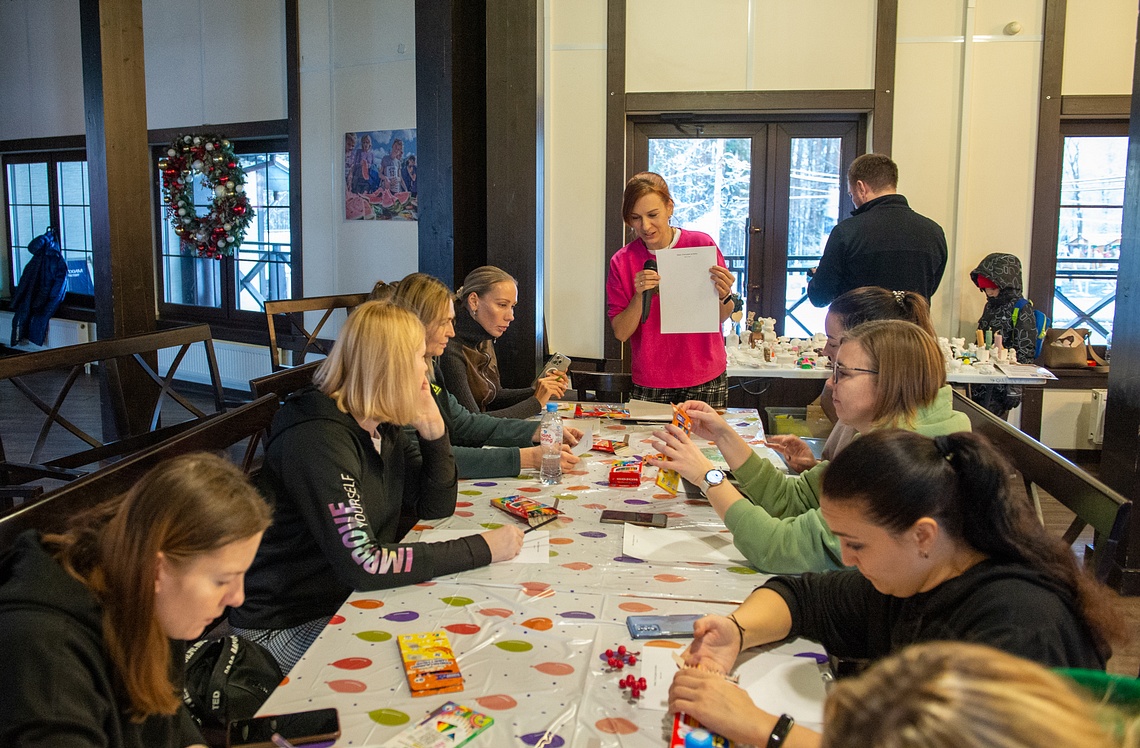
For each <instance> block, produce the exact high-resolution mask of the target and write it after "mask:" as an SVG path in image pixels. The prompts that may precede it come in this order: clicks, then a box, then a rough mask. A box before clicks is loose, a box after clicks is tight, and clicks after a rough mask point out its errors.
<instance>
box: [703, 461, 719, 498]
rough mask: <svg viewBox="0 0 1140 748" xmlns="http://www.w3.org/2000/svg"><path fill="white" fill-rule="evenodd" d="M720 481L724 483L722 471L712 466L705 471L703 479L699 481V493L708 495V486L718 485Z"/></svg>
mask: <svg viewBox="0 0 1140 748" xmlns="http://www.w3.org/2000/svg"><path fill="white" fill-rule="evenodd" d="M721 483H724V471H723V470H717V469H716V468H713V469H712V470H710V471H708V472H707V473H705V479H704V480H703V481H701V493H703V494H705V495H708V492H709V489H710V488H712V487H713V486H719V485H720V484H721Z"/></svg>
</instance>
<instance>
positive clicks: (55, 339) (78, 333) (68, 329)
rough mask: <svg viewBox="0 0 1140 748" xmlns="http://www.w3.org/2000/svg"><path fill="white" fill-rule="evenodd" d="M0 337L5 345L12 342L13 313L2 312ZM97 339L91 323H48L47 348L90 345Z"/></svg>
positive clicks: (69, 320)
mask: <svg viewBox="0 0 1140 748" xmlns="http://www.w3.org/2000/svg"><path fill="white" fill-rule="evenodd" d="M0 337H2V338H3V340H4V343H5V344H7V343H9V342H10V341H11V337H12V313H11V312H0ZM94 339H95V325H94V323H91V322H78V321H76V320H73V319H54V318H53V319H52V320H51V322H49V323H48V334H47V339H46V340H44V347H45V348H63V347H64V346H66V345H79V344H80V343H90V342H91V341H92V340H94Z"/></svg>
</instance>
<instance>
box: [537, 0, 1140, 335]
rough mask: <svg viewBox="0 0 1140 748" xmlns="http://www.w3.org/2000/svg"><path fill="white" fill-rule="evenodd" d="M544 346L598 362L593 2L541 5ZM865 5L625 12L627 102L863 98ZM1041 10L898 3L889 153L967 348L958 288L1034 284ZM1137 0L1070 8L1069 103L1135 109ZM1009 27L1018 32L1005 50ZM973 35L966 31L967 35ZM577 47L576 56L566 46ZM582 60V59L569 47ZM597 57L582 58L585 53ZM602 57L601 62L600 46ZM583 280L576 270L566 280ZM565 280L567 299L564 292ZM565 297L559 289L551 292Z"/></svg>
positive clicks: (1030, 4) (597, 80)
mask: <svg viewBox="0 0 1140 748" xmlns="http://www.w3.org/2000/svg"><path fill="white" fill-rule="evenodd" d="M547 3H548V7H550V8H552V11H551V13H550V16H551V17H550V26H551V29H552V34H551V35H550V38H551V42H550V44H551V47H550V66H551V71H550V78H551V80H552V85H551V91H550V94H551V96H550V98H551V100H552V103H551V117H550V120H549V121H550V129H549V135H550V137H549V140H548V141H547V143H548V146H549V150H550V152H551V155H550V156H549V159H550V160H549V166H550V169H549V171H550V175H549V180H550V183H551V185H552V187H551V189H550V190H549V191H548V195H549V197H548V200H547V210H548V212H549V213H550V214H551V215H552V218H551V220H550V222H549V226H548V235H547V238H546V246H547V247H548V252H549V254H550V258H549V262H548V265H549V267H550V268H551V274H552V278H554V279H558V280H559V281H560V282H559V283H555V284H550V280H551V279H550V278H548V287H551V291H550V293H549V297H548V304H547V308H548V310H549V311H548V314H549V325H548V326H549V330H550V343H551V346H552V347H553V348H557V349H558V350H561V351H562V352H564V353H566V354H568V355H571V356H574V355H579V356H601V355H602V349H603V339H604V338H603V331H604V325H605V324H606V323H605V319H604V283H605V278H604V275H605V268H604V267H603V265H604V237H603V229H602V217H601V216H600V215H598V214H597V211H599V207H598V206H599V205H600V204H601V200H602V195H601V193H602V191H603V188H604V185H603V180H604V173H605V154H604V152H603V151H602V149H600V148H597V147H596V144H598V143H603V142H604V134H605V127H604V124H605V99H606V91H605V70H604V66H602V67H599V64H600V63H604V56H605V51H604V44H605V40H606V34H605V18H604V15H602V14H601V13H599V11H598V9H597V8H598V6H600V5H601V4H602V3H601V0H591V1H589V2H588V1H587V0H547ZM875 5H876V4H875V2H874V0H815V1H813V2H810V3H789V2H785V1H783V0H710V1H709V2H706V3H702V4H701V6H700V7H701V13H694V6H693V4H692V3H689V2H684V0H628V3H627V17H626V83H627V89H628V90H629V91H631V92H634V91H695V90H749V89H753V90H785V89H843V88H851V89H869V88H872V87H873V82H874V46H875ZM1044 5H1045V2H1044V0H976V2H975V3H974V10H973V11H972V13H968V12H967V8H968V6H969V3H968V2H967V0H939V2H931V0H900V1H899V13H898V36H897V42H898V46H897V52H896V70H895V89H894V96H895V107H894V135H893V149H892V155H893V157H894V159H895V160H896V161H897V162H898V164H899V169H900V179H899V191H900V192H901V193H903V194H905V195H906V196H907V198H908V199H909V201H910V203H911V205H912V207H914V208H915V209H916V210H918V211H919V212H920V213H923V214H925V215H927V216H930V217H931V218H933V219H934V220H936V221H938V222H939V223H940V224H941V225H942V227H943V228H944V229H945V231H946V236H947V240H948V242H949V245H950V260H949V264H948V267H947V271H946V275H945V277H944V279H943V285H942V287H941V288H940V290H939V292H938V293H937V294H936V295H935V297H934V302H933V309H932V312H933V314H934V318H935V324H936V326H937V327H938V328H939V329H940V330H942V331H946V332H950V331H959V332H961V331H965V332H972V330H973V328H974V324H975V322H976V320H977V318H978V316H979V314H980V313H981V309H982V306H983V298H982V296H981V294H979V293H978V292H977V290H976V289H975V288H974V287H973V285H972V284H971V283H970V282H969V280H968V273H969V271H970V270H971V269H973V268H974V267H975V266H976V264H977V262H978V261H979V260H980V259H981V258H982V257H984V256H985V255H986V254H988V253H990V252H995V251H1003V252H1011V253H1013V254H1016V255H1018V256H1020V257H1021V258H1022V261H1023V263H1024V265H1025V268H1026V272H1027V273H1028V265H1029V247H1030V227H1031V218H1032V210H1033V187H1034V185H1033V180H1034V171H1035V159H1036V147H1037V108H1038V102H1037V92H1038V89H1039V85H1040V84H1039V80H1040V65H1041V55H1042V46H1043V33H1044V30H1043V23H1044ZM1136 13H1137V8H1136V4H1135V2H1133V0H1081V1H1080V2H1070V3H1069V4H1068V19H1067V24H1068V29H1067V35H1066V49H1065V68H1064V70H1065V76H1064V93H1065V94H1091V93H1114V94H1127V93H1130V92H1131V85H1132V76H1131V72H1132V59H1133V51H1134V44H1135V30H1136ZM1010 21H1017V22H1018V23H1020V24H1021V27H1022V31H1021V32H1020V33H1019V34H1018V35H1016V36H1007V35H1005V34H1004V33H1003V29H1004V27H1005V26H1006V24H1008V23H1009V22H1010ZM967 27H969V28H967ZM569 40H574V41H569ZM575 44H577V45H578V46H573V45H575ZM583 45H592V46H588V47H587V46H583ZM599 45H601V46H599ZM575 268H577V270H576V271H575ZM568 277H570V278H573V279H574V283H575V287H574V288H572V289H568V288H566V287H565V286H566V284H565V283H564V282H561V279H563V278H568ZM555 286H557V287H555Z"/></svg>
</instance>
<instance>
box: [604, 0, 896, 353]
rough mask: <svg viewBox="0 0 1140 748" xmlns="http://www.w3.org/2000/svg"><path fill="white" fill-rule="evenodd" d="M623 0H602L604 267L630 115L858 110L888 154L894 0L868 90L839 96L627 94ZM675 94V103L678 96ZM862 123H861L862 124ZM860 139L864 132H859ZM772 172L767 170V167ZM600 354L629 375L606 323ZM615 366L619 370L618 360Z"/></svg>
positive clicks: (625, 349)
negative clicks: (604, 33)
mask: <svg viewBox="0 0 1140 748" xmlns="http://www.w3.org/2000/svg"><path fill="white" fill-rule="evenodd" d="M625 4H626V3H625V0H608V2H607V50H606V93H607V96H606V104H607V106H606V170H605V184H606V193H605V194H606V196H605V210H606V215H605V217H604V223H603V225H604V227H605V233H604V236H605V245H606V268H607V270H608V268H609V261H610V259H611V258H612V257H613V255H614V253H616V252H617V251H618V250H619V249H620V248H621V247H622V246H624V245H625V244H626V242H627V241H628V240H627V239H626V229H625V224H624V222H623V221H622V218H621V199H622V192H623V190H624V187H625V181H626V178H627V174H628V173H629V172H628V171H627V168H629V164H630V161H629V156H628V149H629V136H628V129H629V117H630V116H631V115H637V114H646V113H650V112H652V111H653V110H654V109H656V111H657V112H674V113H679V112H692V113H696V112H701V113H702V114H706V115H707V114H713V113H719V114H742V113H745V114H748V115H751V116H753V117H758V116H764V115H777V114H788V113H802V114H807V113H820V112H852V111H856V112H861V113H864V114H866V115H869V116H870V118H871V120H872V123H873V125H872V126H873V128H874V129H873V132H872V135H873V142H872V143H871V144H870V145H871V148H873V149H874V150H875V151H876V152H878V153H885V154H887V155H890V152H891V140H892V132H893V127H894V112H893V109H894V79H895V50H896V46H897V25H898V0H877V4H876V25H875V72H874V86H875V87H874V88H873V89H869V90H855V91H851V90H843V91H724V92H693V93H686V94H675V93H637V94H630V93H627V92H626V89H625V70H626V43H625V37H626V10H625ZM678 97H681V98H678ZM865 121H866V119H865V118H864V123H865ZM861 134H862V136H863V137H862V138H861V140H863V139H865V137H866V130H865V129H862V131H861ZM769 171H771V170H769ZM603 341H604V344H603V349H604V356H605V358H606V360H607V362H609V363H607V368H611V369H614V368H621V369H623V370H625V371H628V370H629V346H628V345H625V344H622V343H619V342H618V340H617V338H615V337H614V334H613V329H612V328H611V327H610V325H609V323H608V321H607V322H606V323H605V324H604V330H603ZM618 361H620V362H621V363H620V365H619V364H618V363H616V362H618Z"/></svg>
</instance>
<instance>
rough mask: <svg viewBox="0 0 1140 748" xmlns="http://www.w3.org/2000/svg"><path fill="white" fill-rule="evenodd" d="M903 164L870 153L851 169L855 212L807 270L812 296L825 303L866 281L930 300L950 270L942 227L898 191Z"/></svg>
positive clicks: (849, 176) (850, 188) (849, 183)
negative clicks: (922, 214) (914, 207)
mask: <svg viewBox="0 0 1140 748" xmlns="http://www.w3.org/2000/svg"><path fill="white" fill-rule="evenodd" d="M898 181H899V168H898V166H897V165H896V164H895V162H894V161H891V159H890V158H888V157H887V156H883V155H881V154H878V153H866V154H864V155H862V156H860V157H859V158H857V159H855V161H854V162H852V164H851V168H850V169H849V170H848V171H847V192H848V193H849V194H850V195H851V200H852V202H854V203H855V210H854V211H852V213H851V217H850V218H848V219H846V220H844V221H841V222H840V223H839V224H838V225H836V227H835V228H834V229H832V230H831V235H830V236H828V237H827V246H826V247H824V250H823V257H822V258H821V259H820V261H819V267H817V268H816V269H815V270H814V271H809V276H810V280H809V281H808V287H807V294H808V299H809V300H810V301H811V303H812V304H814V305H815V306H827V305H828V304H830V303H831V302H832V300H833V299H834V298H835V297H836V296H839V295H840V294H842V293H846V292H847V291H850V290H852V289H855V288H862V287H863V286H882V287H883V288H889V289H891V290H892V291H914V292H916V293H920V294H922V295H923V296H924V297H925V298H926V300H927V301H930V297H931V296H933V295H934V292H935V291H936V290H938V284H939V283H940V282H941V281H942V273H943V271H945V270H946V235H945V234H944V233H943V232H942V227H941V226H939V225H938V224H937V223H935V222H934V221H932V220H930V219H929V218H927V217H925V216H921V215H919V214H918V213H915V212H914V211H913V210H911V208H910V205H908V204H907V201H906V198H905V197H903V196H902V195H899V194H898V193H897V192H896V191H895V190H896V189H897V187H898Z"/></svg>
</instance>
